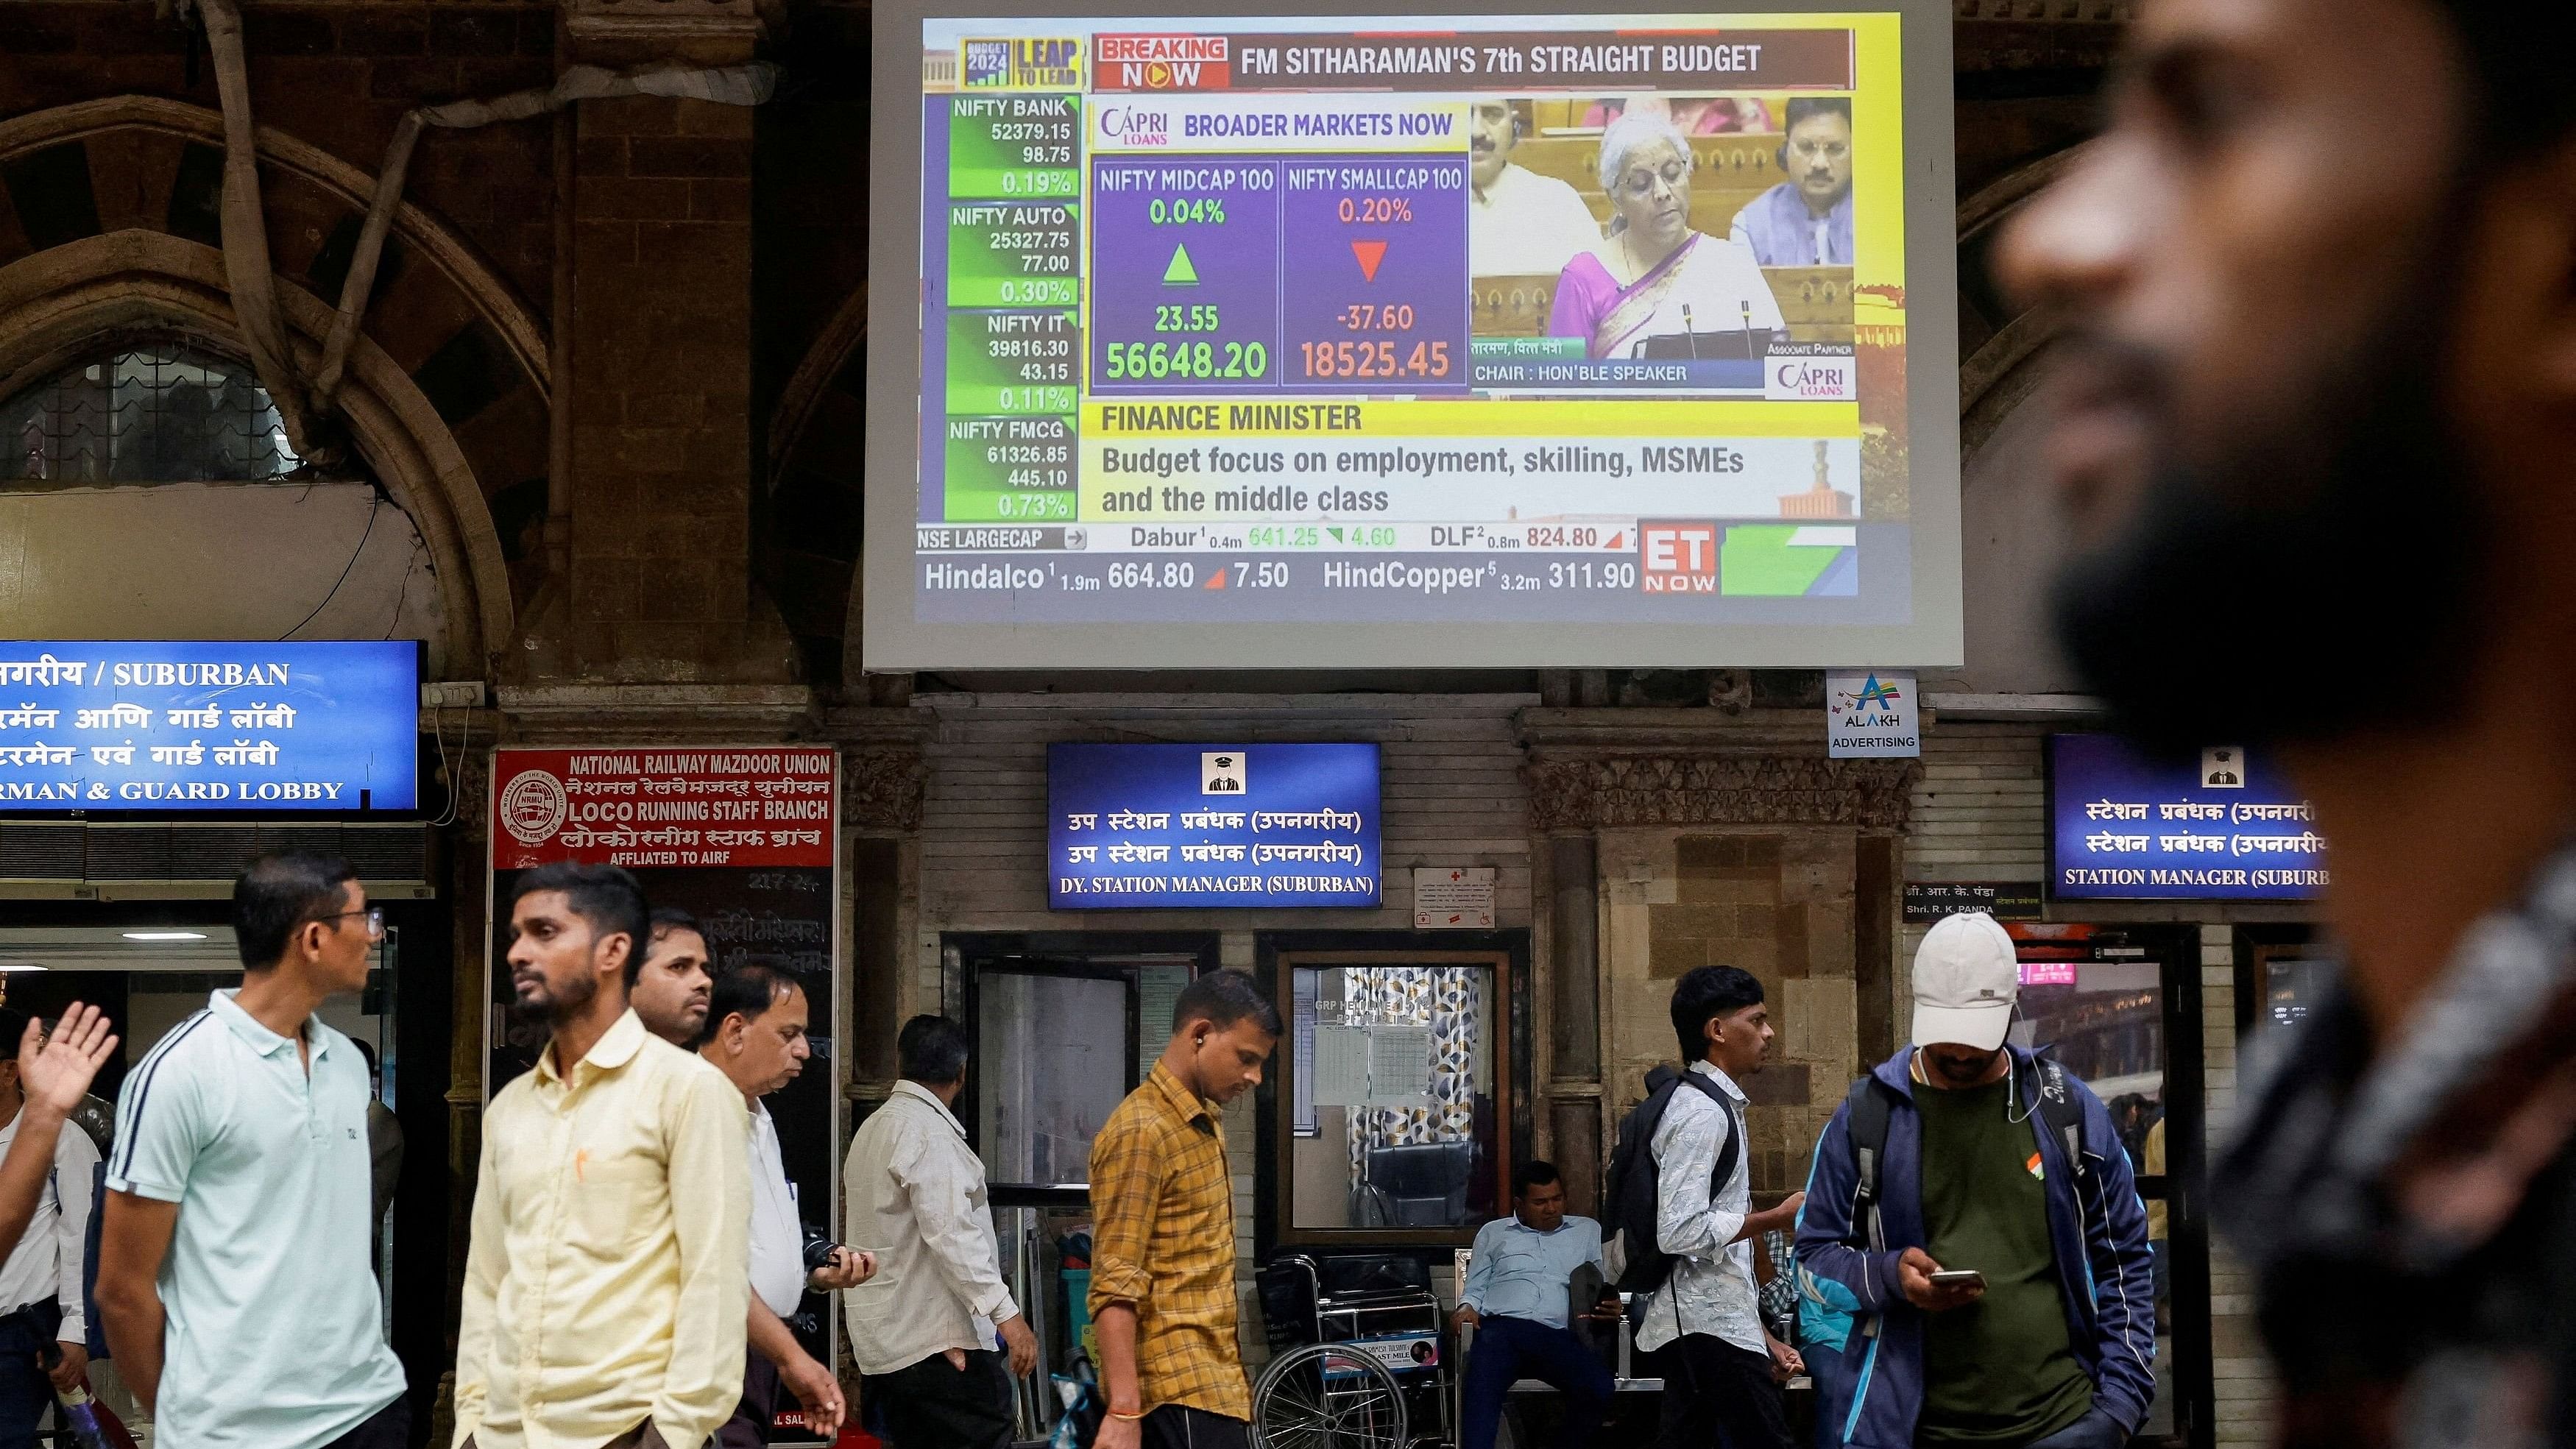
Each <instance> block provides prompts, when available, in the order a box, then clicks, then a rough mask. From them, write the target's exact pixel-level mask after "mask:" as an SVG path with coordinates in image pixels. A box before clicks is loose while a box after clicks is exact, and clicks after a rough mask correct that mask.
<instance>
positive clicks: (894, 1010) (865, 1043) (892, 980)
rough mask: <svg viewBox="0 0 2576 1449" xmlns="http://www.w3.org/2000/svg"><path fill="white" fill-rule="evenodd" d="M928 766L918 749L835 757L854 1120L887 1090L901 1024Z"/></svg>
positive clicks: (860, 748)
mask: <svg viewBox="0 0 2576 1449" xmlns="http://www.w3.org/2000/svg"><path fill="white" fill-rule="evenodd" d="M929 779H930V767H929V765H928V763H927V762H925V761H924V760H923V758H922V754H921V749H920V746H919V745H918V744H914V743H910V742H899V743H884V744H867V745H853V746H851V747H849V748H848V749H846V750H845V751H844V752H843V753H842V756H841V824H842V829H843V831H844V836H843V853H842V869H843V871H844V873H845V874H846V875H847V877H848V879H849V884H850V1027H849V1041H850V1046H849V1050H848V1061H849V1078H848V1081H847V1084H846V1086H845V1090H846V1091H847V1092H848V1094H849V1095H848V1101H849V1103H850V1111H849V1112H848V1113H846V1114H845V1115H844V1120H845V1121H847V1122H851V1123H855V1122H856V1121H857V1120H858V1119H859V1118H860V1117H861V1116H863V1115H864V1114H865V1113H867V1112H869V1111H871V1110H873V1109H874V1108H875V1106H876V1104H877V1103H879V1102H881V1101H883V1100H885V1097H886V1094H887V1093H888V1092H890V1091H892V1090H893V1089H894V1082H895V1075H896V1059H895V1037H896V1035H897V1033H899V1032H900V1031H901V1030H902V1027H903V963H904V961H905V960H906V959H908V958H907V954H906V952H905V951H904V942H905V940H906V938H907V936H908V934H909V933H908V932H907V931H906V930H905V928H904V924H903V919H904V910H905V903H906V899H907V892H906V891H905V889H904V885H905V882H904V879H903V876H904V862H905V861H906V860H907V859H908V858H909V854H910V853H909V852H907V851H906V850H905V849H904V848H903V843H904V841H906V840H907V839H911V838H916V837H918V836H919V834H920V833H921V799H922V792H923V790H924V788H925V787H926V785H927V784H928V782H929Z"/></svg>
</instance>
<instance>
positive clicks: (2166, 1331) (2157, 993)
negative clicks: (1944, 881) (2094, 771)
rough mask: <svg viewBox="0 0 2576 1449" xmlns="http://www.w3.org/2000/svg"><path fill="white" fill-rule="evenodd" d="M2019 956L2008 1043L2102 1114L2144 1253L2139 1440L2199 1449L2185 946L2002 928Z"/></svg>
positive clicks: (2198, 1106)
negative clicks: (2142, 1231)
mask: <svg viewBox="0 0 2576 1449" xmlns="http://www.w3.org/2000/svg"><path fill="white" fill-rule="evenodd" d="M2007 929H2008V930H2009V931H2010V932H2011V934H2012V936H2013V938H2014V944H2015V950H2016V954H2017V955H2018V957H2019V958H2020V962H2021V1002H2020V1010H2019V1012H2018V1014H2017V1017H2016V1019H2015V1021H2014V1023H2013V1030H2012V1040H2013V1041H2014V1043H2015V1044H2017V1045H2020V1046H2024V1047H2044V1048H2048V1049H2049V1050H2050V1054H2051V1055H2052V1056H2054V1057H2055V1059H2056V1060H2057V1061H2058V1062H2059V1063H2061V1064H2062V1065H2064V1066H2065V1068H2066V1069H2067V1071H2068V1072H2070V1073H2072V1074H2073V1075H2074V1076H2076V1077H2077V1078H2079V1079H2080V1080H2082V1081H2083V1082H2084V1084H2085V1085H2086V1086H2088V1087H2090V1088H2092V1089H2093V1093H2094V1095H2095V1096H2097V1097H2099V1098H2101V1099H2102V1104H2103V1105H2104V1106H2105V1107H2107V1108H2109V1109H2110V1113H2111V1122H2112V1125H2113V1127H2114V1128H2115V1129H2116V1130H2117V1131H2118V1132H2119V1135H2120V1144H2121V1146H2122V1147H2123V1148H2124V1149H2126V1150H2127V1152H2128V1154H2129V1167H2130V1171H2131V1172H2132V1173H2134V1174H2135V1175H2136V1178H2137V1185H2138V1196H2139V1198H2140V1199H2142V1200H2143V1201H2144V1202H2145V1204H2146V1210H2147V1240H2148V1245H2149V1247H2150V1248H2151V1249H2152V1250H2153V1251H2154V1254H2155V1262H2154V1284H2155V1299H2156V1302H2155V1317H2156V1397H2155V1400H2154V1402H2153V1404H2151V1405H2150V1406H2149V1409H2148V1412H2147V1422H2146V1423H2145V1424H2144V1425H2143V1426H2142V1427H2141V1429H2140V1436H2141V1438H2142V1439H2143V1440H2145V1441H2148V1442H2154V1443H2168V1444H2180V1445H2192V1446H2199V1445H2206V1444H2208V1443H2210V1442H2211V1437H2212V1434H2213V1426H2212V1423H2211V1416H2212V1413H2213V1407H2214V1406H2213V1403H2212V1398H2213V1392H2214V1391H2213V1388H2212V1386H2211V1382H2210V1374H2211V1365H2210V1345H2209V1273H2208V1236H2207V1228H2206V1225H2205V1224H2204V1223H2203V1221H2202V1218H2201V1193H2200V1183H2201V1182H2202V1180H2203V1178H2202V1165H2201V1141H2202V1136H2201V1131H2202V1115H2203V1114H2202V1104H2203V1102H2204V1100H2205V1094H2204V1090H2203V1080H2202V1077H2203V1074H2202V1062H2201V1056H2202V1053H2201V1039H2200V1032H2201V1029H2202V1028H2201V1010H2200V973H2199V941H2198V936H2197V933H2196V931H2194V930H2192V929H2190V928H2183V929H2179V930H2177V929H2175V928H2172V927H2123V926H2094V925H2084V924H2074V923H2049V924H2029V923H2025V924H2017V925H2012V926H2009V927H2007Z"/></svg>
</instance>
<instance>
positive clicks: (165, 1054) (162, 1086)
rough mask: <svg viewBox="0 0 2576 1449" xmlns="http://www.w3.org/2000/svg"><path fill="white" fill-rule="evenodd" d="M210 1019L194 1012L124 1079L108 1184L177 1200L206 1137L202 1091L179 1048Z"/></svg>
mask: <svg viewBox="0 0 2576 1449" xmlns="http://www.w3.org/2000/svg"><path fill="white" fill-rule="evenodd" d="M210 1020H212V1017H211V1016H210V1014H209V1013H206V1012H202V1011H201V1012H198V1013H197V1014H196V1015H195V1016H192V1017H190V1018H188V1019H187V1020H186V1021H184V1022H182V1023H180V1025H179V1027H178V1029H177V1030H175V1031H173V1032H171V1033H170V1035H169V1036H167V1037H165V1038H163V1040H162V1042H161V1044H160V1045H159V1046H156V1047H154V1048H153V1049H152V1051H151V1053H150V1054H149V1055H147V1056H145V1057H144V1058H143V1062H142V1065H140V1066H138V1067H136V1068H135V1069H134V1070H133V1071H132V1072H131V1073H129V1074H128V1075H127V1076H126V1079H125V1091H124V1093H123V1099H122V1100H121V1101H119V1102H118V1103H117V1108H116V1150H115V1152H114V1153H113V1154H112V1155H111V1156H110V1157H109V1159H108V1166H107V1186H108V1189H109V1190H110V1191H112V1192H127V1193H132V1194H134V1195H135V1196H136V1197H148V1198H151V1199H153V1200H154V1201H156V1202H177V1201H178V1200H179V1199H180V1197H181V1196H182V1195H183V1194H184V1193H185V1192H186V1191H187V1187H188V1173H189V1170H190V1169H191V1168H193V1167H194V1166H195V1165H196V1160H197V1150H198V1148H199V1147H200V1146H201V1145H202V1144H203V1143H204V1141H205V1125H206V1112H205V1102H204V1097H203V1094H202V1092H201V1090H200V1086H199V1083H198V1082H197V1080H196V1073H194V1072H192V1071H190V1070H189V1069H188V1068H189V1061H188V1057H187V1055H186V1054H185V1053H183V1051H182V1050H181V1049H182V1047H183V1046H184V1045H185V1044H186V1042H187V1041H188V1039H189V1038H190V1037H192V1036H194V1035H196V1034H197V1033H198V1032H199V1031H201V1030H203V1029H204V1028H205V1025H206V1023H207V1022H208V1021H210Z"/></svg>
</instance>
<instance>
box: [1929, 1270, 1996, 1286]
mask: <svg viewBox="0 0 2576 1449" xmlns="http://www.w3.org/2000/svg"><path fill="white" fill-rule="evenodd" d="M1931 1277H1932V1286H1933V1287H1935V1288H1963V1287H1974V1288H1983V1287H1985V1286H1986V1275H1985V1274H1983V1273H1980V1272H1978V1271H1977V1270H1976V1269H1974V1268H1944V1269H1942V1270H1941V1271H1940V1272H1938V1273H1935V1274H1933V1275H1931Z"/></svg>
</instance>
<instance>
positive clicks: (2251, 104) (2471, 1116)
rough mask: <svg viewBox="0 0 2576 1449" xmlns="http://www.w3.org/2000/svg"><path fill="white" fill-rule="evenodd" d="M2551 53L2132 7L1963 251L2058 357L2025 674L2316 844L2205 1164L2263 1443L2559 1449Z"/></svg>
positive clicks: (2565, 1155) (2488, 31)
mask: <svg viewBox="0 0 2576 1449" xmlns="http://www.w3.org/2000/svg"><path fill="white" fill-rule="evenodd" d="M2571 51H2576V7H2570V6H2565V5H2551V6H2539V5H2502V4H2479V3H2473V0H2161V3H2158V4H2156V5H2152V6H2148V7H2144V8H2143V12H2142V16H2141V18H2140V20H2139V21H2138V23H2137V29H2136V31H2135V33H2134V34H2133V36H2132V39H2131V49H2130V54H2129V57H2128V59H2127V61H2126V63H2125V64H2124V66H2123V70H2122V76H2123V78H2122V80H2121V82H2120V84H2119V86H2118V88H2117V92H2116V99H2115V104H2114V108H2113V111H2112V113H2111V114H2112V118H2113V119H2112V126H2111V129H2110V132H2109V134H2108V135H2106V136H2105V137H2103V138H2102V139H2101V140H2100V141H2098V142H2096V143H2095V144H2094V146H2093V147H2092V148H2091V149H2090V150H2089V151H2088V152H2087V153H2086V154H2085V155H2084V156H2083V157H2082V158H2081V159H2080V160H2078V161H2077V162H2076V164H2075V165H2074V166H2073V167H2072V168H2071V170H2070V171H2069V172H2068V174H2067V175H2066V177H2065V178H2064V179H2063V180H2061V181H2060V182H2059V184H2058V185H2057V187H2056V188H2055V189H2053V190H2052V191H2051V192H2049V193H2047V194H2046V195H2044V196H2042V197H2041V198H2039V199H2038V200H2036V201H2035V202H2034V203H2033V204H2032V206H2031V208H2030V209H2029V211H2028V212H2027V213H2026V215H2025V216H2024V217H2023V218H2022V219H2021V221H2020V223H2019V224H2018V225H2017V226H2016V227H2015V229H2014V230H2013V232H2012V234H2011V235H2010V236H2009V237H2008V238H2007V239H2006V241H2005V243H2004V247H2003V251H2002V271H2003V273H2004V277H2005V280H2006V281H2007V283H2008V284H2009V285H2011V286H2012V287H2013V288H2014V289H2015V290H2017V291H2018V292H2019V293H2020V294H2022V295H2023V296H2024V297H2026V298H2028V299H2031V300H2033V301H2035V302H2038V303H2041V304H2043V305H2044V306H2046V307H2047V308H2048V309H2049V310H2050V312H2051V313H2052V314H2053V315H2055V316H2058V317H2059V318H2061V319H2063V320H2064V321H2065V322H2066V323H2067V324H2068V327H2069V332H2068V334H2067V338H2066V341H2065V343H2064V344H2063V346H2062V351H2063V353H2064V354H2065V356H2064V358H2063V361H2064V362H2065V364H2066V368H2065V372H2064V374H2063V375H2062V376H2061V377H2060V378H2059V379H2058V383H2059V391H2058V401H2057V409H2058V417H2057V421H2056V425H2055V432H2054V436H2053V438H2052V440H2051V450H2052V452H2051V462H2052V467H2053V471H2054V473H2055V475H2056V480H2057V485H2058V487H2059V489H2060V491H2061V492H2062V493H2063V494H2064V496H2065V497H2066V499H2067V500H2068V502H2069V504H2070V505H2071V511H2072V514H2073V516H2074V523H2075V528H2076V546H2077V550H2078V552H2077V553H2076V555H2075V557H2074V559H2073V561H2072V562H2071V564H2070V566H2069V567H2068V569H2067V571H2066V573H2065V575H2064V577H2063V578H2062V579H2061V581H2060V584H2059V587H2058V590H2057V593H2056V605H2057V613H2058V623H2059V630H2060V634H2061V637H2062V638H2063V640H2064V642H2065V644H2066V647H2067V650H2068V653H2069V656H2070V658H2071V659H2072V660H2073V661H2074V663H2075V664H2076V666H2077V667H2078V669H2079V670H2080V671H2081V673H2082V674H2083V675H2084V677H2085V679H2086V682H2087V684H2088V687H2089V688H2091V689H2092V690H2093V691H2095V692H2096V693H2098V694H2100V695H2101V696H2103V697H2104V698H2106V699H2108V700H2109V701H2110V702H2111V703H2112V704H2113V706H2114V707H2115V708H2116V709H2117V710H2118V711H2119V712H2120V714H2121V716H2122V717H2123V719H2124V720H2125V721H2126V723H2127V725H2128V727H2129V728H2130V729H2131V730H2132V731H2133V732H2135V733H2137V734H2139V735H2140V736H2142V737H2143V738H2144V739H2146V740H2147V741H2148V742H2150V743H2152V744H2156V745H2160V746H2165V747H2178V748H2188V747H2191V746H2196V745H2199V744H2204V743H2208V742H2213V741H2223V742H2228V743H2236V742H2240V741H2241V742H2244V743H2248V744H2254V745H2261V744H2270V745H2272V746H2274V747H2275V748H2277V749H2278V751H2279V752H2280V754H2281V757H2282V758H2283V759H2284V760H2285V762H2286V763H2287V765H2288V767H2289V769H2290V771H2291V773H2292V774H2293V776H2294V777H2295V778H2296V780H2297V782H2298V784H2299V786H2300V788H2301V789H2302V790H2303V791H2304V792H2305V793H2306V795H2307V796H2308V798H2309V799H2310V800H2312V801H2313V802H2314V804H2315V807H2316V819H2317V826H2316V828H2317V830H2318V832H2319V833H2320V834H2322V835H2324V836H2326V837H2327V838H2328V839H2330V840H2332V841H2333V843H2334V854H2333V855H2332V857H2331V860H2332V863H2333V883H2332V885H2331V887H2330V889H2329V892H2328V895H2327V898H2326V911H2327V915H2328V917H2329V919H2330V921H2331V923H2332V925H2333V927H2334V929H2335V931H2336V933H2337V934H2338V935H2339V937H2340V938H2341V940H2342V942H2343V943H2344V946H2345V947H2346V950H2347V952H2348V965H2347V968H2346V971H2345V973H2344V977H2343V980H2342V983H2341V985H2340V987H2339V989H2338V992H2337V993H2336V995H2335V996H2334V997H2333V999H2331V1000H2330V1001H2329V1002H2327V1003H2326V1004H2324V1005H2322V1006H2321V1007H2320V1008H2318V1009H2317V1010H2315V1011H2313V1012H2312V1013H2311V1014H2310V1015H2309V1017H2308V1018H2307V1019H2306V1020H2305V1021H2304V1022H2303V1023H2302V1024H2301V1025H2300V1027H2299V1028H2297V1029H2296V1035H2295V1036H2293V1037H2291V1038H2289V1039H2288V1040H2287V1041H2286V1042H2285V1043H2283V1044H2282V1045H2281V1046H2280V1047H2279V1048H2278V1050H2277V1051H2276V1052H2275V1053H2272V1054H2270V1055H2269V1057H2268V1060H2266V1061H2265V1062H2264V1063H2262V1064H2261V1065H2260V1066H2259V1067H2256V1068H2249V1070H2248V1071H2247V1073H2246V1075H2245V1077H2244V1078H2243V1079H2242V1082H2241V1102H2240V1106H2241V1111H2242V1117H2243V1123H2244V1126H2243V1129H2242V1132H2241V1135H2240V1137H2239V1139H2238V1140H2237V1141H2236V1142H2235V1143H2234V1144H2233V1145H2232V1146H2231V1147H2230V1148H2229V1149H2228V1150H2227V1151H2226V1152H2225V1153H2224V1154H2223V1156H2222V1158H2221V1160H2220V1163H2219V1166H2218V1170H2217V1172H2216V1174H2215V1177H2216V1183H2215V1187H2216V1198H2217V1203H2218V1209H2219V1217H2220V1221H2221V1224H2222V1226H2224V1227H2226V1228H2227V1229H2228V1230H2229V1231H2230V1233H2231V1235H2232V1237H2233V1239H2234V1242H2235V1245H2236V1247H2237V1248H2238V1250H2239V1251H2240V1252H2241V1253H2242V1254H2243V1255H2244V1256H2245V1257H2246V1258H2247V1259H2248V1260H2249V1262H2250V1264H2251V1266H2252V1267H2253V1269H2254V1271H2255V1274H2256V1277H2257V1282H2258V1286H2259V1298H2260V1305H2261V1307H2260V1312H2261V1320H2262V1324H2263V1330H2264V1333H2265V1336H2266V1338H2267V1340H2268V1341H2269V1345H2270V1348H2271V1350H2272V1355H2273V1359H2274V1362H2275V1363H2276V1365H2277V1366H2278V1369H2279V1372H2280V1374H2281V1377H2282V1380H2283V1383H2284V1388H2285V1394H2286V1403H2285V1406H2284V1411H2283V1414H2282V1418H2281V1423H2282V1435H2283V1439H2284V1441H2285V1442H2286V1443H2288V1444H2289V1445H2292V1446H2311V1445H2313V1446H2326V1445H2334V1446H2383V1445H2385V1446H2408V1445H2436V1444H2438V1445H2537V1444H2560V1445H2564V1444H2569V1443H2576V1392H2571V1390H2576V1314H2571V1313H2570V1311H2569V1309H2568V1305H2569V1304H2571V1303H2576V1234H2571V1233H2570V1232H2569V1231H2568V1224H2569V1222H2570V1214H2571V1212H2576V1192H2571V1190H2570V1188H2571V1166H2576V1158H2571V1153H2570V1150H2569V1144H2570V1140H2571V1134H2572V1133H2576V952H2571V951H2570V949H2569V948H2570V946H2571V945H2576V854H2571V853H2570V851H2569V849H2568V847H2567V845H2566V841H2567V836H2568V830H2569V826H2570V823H2571V822H2576V748H2571V746H2576V739H2571V738H2570V736H2571V733H2572V732H2571V729H2570V725H2569V721H2570V720H2571V719H2576V712H2571V710H2570V709H2569V707H2568V706H2569V701H2568V700H2567V699H2566V698H2565V696H2566V695H2567V694H2568V692H2569V690H2570V688H2571V682H2576V668H2571V665H2576V569H2571V568H2570V567H2569V566H2568V564H2567V561H2566V559H2565V553H2566V547H2567V544H2568V543H2569V542H2570V541H2571V540H2576V488H2570V487H2569V486H2568V484H2567V476H2568V473H2569V462H2570V459H2571V456H2576V406H2571V404H2576V267H2571V265H2570V261H2569V259H2570V257H2571V256H2576V87H2571V86H2569V85H2568V84H2567V76H2566V73H2565V66H2566V57H2567V56H2568V55H2569V54H2570V53H2571ZM2391 95H2403V96H2406V97H2408V98H2409V99H2410V105H2409V107H2408V116H2407V120H2406V123H2405V124H2403V125H2391V124H2389V122H2388V111H2387V99H2388V97H2389V96H2391Z"/></svg>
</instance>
